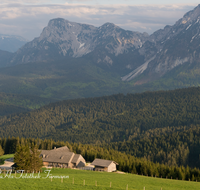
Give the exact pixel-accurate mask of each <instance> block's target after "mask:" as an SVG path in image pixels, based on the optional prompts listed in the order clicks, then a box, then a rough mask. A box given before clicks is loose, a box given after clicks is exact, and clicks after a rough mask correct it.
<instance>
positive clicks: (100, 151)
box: [0, 137, 200, 181]
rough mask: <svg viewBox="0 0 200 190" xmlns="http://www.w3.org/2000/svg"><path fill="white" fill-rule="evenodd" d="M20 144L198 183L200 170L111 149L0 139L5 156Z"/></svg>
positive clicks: (66, 143) (127, 169) (149, 174)
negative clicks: (59, 149)
mask: <svg viewBox="0 0 200 190" xmlns="http://www.w3.org/2000/svg"><path fill="white" fill-rule="evenodd" d="M22 144H33V145H37V146H38V147H39V149H44V150H50V149H53V147H55V146H56V147H62V146H68V147H69V149H70V151H73V152H75V153H77V154H81V155H82V156H83V157H84V158H85V160H86V161H88V162H92V161H93V160H94V159H95V158H102V159H108V160H114V161H116V162H117V163H118V164H119V165H118V166H117V169H118V170H120V171H124V172H129V173H133V174H139V175H146V176H156V177H162V178H172V179H180V180H182V179H183V180H191V181H196V180H197V181H200V170H199V169H198V168H190V167H189V166H187V167H184V166H180V167H178V166H169V165H166V164H160V163H153V162H151V161H148V160H147V159H145V158H136V157H135V156H132V155H130V154H125V153H122V152H119V151H116V150H114V149H111V148H105V147H100V146H97V145H88V144H87V145H86V144H81V143H69V142H64V141H54V140H52V139H45V140H41V139H33V138H30V139H25V138H15V137H12V138H8V139H6V138H3V139H0V145H1V146H2V147H3V150H4V151H5V153H6V154H8V153H15V152H16V151H18V149H19V148H18V147H20V146H21V145H22Z"/></svg>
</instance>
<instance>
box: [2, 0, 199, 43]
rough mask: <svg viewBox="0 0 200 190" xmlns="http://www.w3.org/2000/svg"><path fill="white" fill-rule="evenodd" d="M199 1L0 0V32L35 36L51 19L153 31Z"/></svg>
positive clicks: (170, 23) (181, 14) (188, 9)
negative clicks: (108, 24) (110, 24)
mask: <svg viewBox="0 0 200 190" xmlns="http://www.w3.org/2000/svg"><path fill="white" fill-rule="evenodd" d="M198 4H199V2H198V1H196V0H190V1H188V0H162V1H159V0H151V1H150V0H123V1H122V0H57V1H55V0H1V1H0V34H8V35H19V36H22V37H24V38H25V39H27V40H29V41H30V40H33V39H34V38H35V37H38V36H39V35H40V34H41V32H42V30H43V28H44V27H45V26H47V25H48V22H49V20H51V19H53V18H64V19H67V20H69V21H72V22H78V23H84V24H91V25H94V26H96V27H99V26H101V25H103V24H104V23H106V22H111V23H114V24H116V25H118V26H119V27H121V28H123V29H126V30H131V31H138V32H147V33H148V34H152V33H153V32H154V31H156V30H158V29H162V28H164V27H165V26H166V25H173V24H175V22H176V21H177V20H178V19H180V18H181V17H183V15H184V14H185V13H186V12H188V11H190V10H192V9H194V8H195V7H196V6H197V5H198Z"/></svg>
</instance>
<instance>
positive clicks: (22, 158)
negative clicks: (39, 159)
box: [14, 144, 31, 170]
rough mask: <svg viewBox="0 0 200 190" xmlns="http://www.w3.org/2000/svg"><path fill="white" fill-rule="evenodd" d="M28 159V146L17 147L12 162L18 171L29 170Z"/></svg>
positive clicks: (29, 154)
mask: <svg viewBox="0 0 200 190" xmlns="http://www.w3.org/2000/svg"><path fill="white" fill-rule="evenodd" d="M30 158H31V153H30V149H29V146H28V144H26V145H23V144H22V145H18V146H17V150H16V153H15V156H14V162H15V163H16V165H17V167H16V169H18V170H30V163H31V162H30Z"/></svg>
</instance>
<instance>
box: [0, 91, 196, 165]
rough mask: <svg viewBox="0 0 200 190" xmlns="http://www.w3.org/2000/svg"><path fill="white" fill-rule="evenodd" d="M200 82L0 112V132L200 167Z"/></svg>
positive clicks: (4, 135) (166, 162)
mask: <svg viewBox="0 0 200 190" xmlns="http://www.w3.org/2000/svg"><path fill="white" fill-rule="evenodd" d="M199 123H200V88H189V89H178V90H174V91H165V92H164V91H159V92H146V93H142V94H127V95H123V94H118V95H113V96H105V97H101V98H87V99H76V100H67V101H61V102H56V103H52V104H49V105H47V106H44V107H42V108H40V109H37V110H33V111H31V112H27V113H20V114H15V115H10V116H4V117H1V118H0V137H8V136H11V137H12V136H15V137H17V136H19V137H27V138H29V137H30V138H42V139H44V138H48V139H50V138H52V139H54V140H64V141H69V142H76V143H78V142H81V143H84V144H86V143H91V144H101V145H102V146H104V145H105V144H106V147H107V146H108V143H109V146H110V147H111V148H113V149H116V150H120V151H124V152H126V153H129V154H132V155H134V156H136V157H146V158H147V159H148V160H151V161H154V162H156V161H157V162H160V163H165V164H168V165H184V166H186V165H190V166H192V167H195V166H198V167H200V160H199V155H200V149H199V148H198V147H199V144H200V140H199V137H200V126H199Z"/></svg>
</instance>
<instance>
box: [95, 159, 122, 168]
mask: <svg viewBox="0 0 200 190" xmlns="http://www.w3.org/2000/svg"><path fill="white" fill-rule="evenodd" d="M112 162H114V163H115V164H116V165H118V163H117V162H115V161H112V160H103V159H99V158H96V159H95V160H94V161H93V162H92V163H91V165H94V166H101V167H108V166H109V165H110V164H111V163H112Z"/></svg>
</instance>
